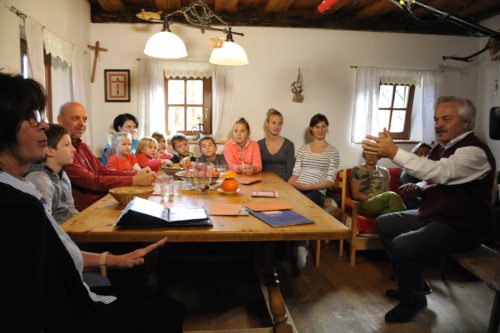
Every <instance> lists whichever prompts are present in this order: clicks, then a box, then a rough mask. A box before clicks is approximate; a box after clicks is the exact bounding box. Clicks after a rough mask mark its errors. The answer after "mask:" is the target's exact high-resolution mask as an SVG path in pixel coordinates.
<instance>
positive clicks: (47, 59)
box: [20, 37, 54, 122]
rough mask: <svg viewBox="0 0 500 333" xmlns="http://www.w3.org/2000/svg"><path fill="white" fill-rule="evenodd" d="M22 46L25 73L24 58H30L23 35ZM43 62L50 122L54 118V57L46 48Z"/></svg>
mask: <svg viewBox="0 0 500 333" xmlns="http://www.w3.org/2000/svg"><path fill="white" fill-rule="evenodd" d="M20 47H21V54H20V56H21V59H20V62H21V73H24V65H23V64H24V62H23V58H24V57H26V58H28V43H27V42H26V39H24V38H22V37H21V38H20ZM43 63H44V66H45V93H46V98H47V100H46V105H45V114H46V115H47V118H48V120H49V122H52V121H53V119H54V117H53V114H52V71H51V70H52V57H51V56H50V54H48V53H46V52H45V49H44V50H43Z"/></svg>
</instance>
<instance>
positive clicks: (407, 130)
mask: <svg viewBox="0 0 500 333" xmlns="http://www.w3.org/2000/svg"><path fill="white" fill-rule="evenodd" d="M382 85H386V86H392V98H391V104H390V106H389V107H378V106H377V112H380V111H382V110H383V111H389V124H388V125H387V127H386V128H388V129H390V128H391V122H392V115H393V112H394V111H405V112H406V114H405V123H404V128H403V131H402V132H389V133H391V136H392V137H393V139H396V140H410V135H411V113H412V109H413V100H414V97H415V85H414V84H411V85H408V84H398V83H383V82H380V84H379V91H380V87H381V86H382ZM398 86H407V87H409V91H408V99H407V101H406V102H407V103H406V107H404V108H396V107H394V99H395V96H396V88H397V87H398ZM379 98H380V93H379Z"/></svg>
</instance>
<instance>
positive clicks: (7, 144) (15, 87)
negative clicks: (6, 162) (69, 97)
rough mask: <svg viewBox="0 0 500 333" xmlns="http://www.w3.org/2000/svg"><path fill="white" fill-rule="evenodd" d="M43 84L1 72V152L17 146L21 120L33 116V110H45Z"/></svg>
mask: <svg viewBox="0 0 500 333" xmlns="http://www.w3.org/2000/svg"><path fill="white" fill-rule="evenodd" d="M45 101H46V99H45V90H44V89H43V87H42V85H41V84H39V83H38V82H36V81H35V80H32V79H25V78H23V77H22V76H21V75H12V74H6V73H0V152H4V151H6V150H9V149H12V148H14V147H16V146H17V136H16V134H17V132H18V131H19V127H20V126H21V122H22V121H24V120H27V119H30V118H33V110H39V111H44V110H45Z"/></svg>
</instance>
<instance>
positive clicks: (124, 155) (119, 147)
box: [106, 132, 141, 171]
mask: <svg viewBox="0 0 500 333" xmlns="http://www.w3.org/2000/svg"><path fill="white" fill-rule="evenodd" d="M111 144H112V145H113V148H114V150H115V152H116V153H115V154H114V155H113V156H111V157H110V158H109V159H108V164H107V165H106V167H107V168H108V169H114V170H117V171H132V170H137V171H139V170H141V167H140V166H139V163H137V158H136V157H135V155H134V154H132V153H131V152H130V151H131V149H132V136H131V135H130V133H128V132H118V133H116V134H115V135H113V139H112V140H111Z"/></svg>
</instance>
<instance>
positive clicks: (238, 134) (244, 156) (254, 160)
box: [224, 118, 262, 176]
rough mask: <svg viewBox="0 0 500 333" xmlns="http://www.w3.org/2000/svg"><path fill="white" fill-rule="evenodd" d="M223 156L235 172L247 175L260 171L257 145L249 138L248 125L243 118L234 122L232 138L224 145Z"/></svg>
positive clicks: (260, 160) (260, 159)
mask: <svg viewBox="0 0 500 333" xmlns="http://www.w3.org/2000/svg"><path fill="white" fill-rule="evenodd" d="M224 158H225V159H226V162H227V165H228V166H229V168H230V169H231V170H233V171H236V172H237V173H242V174H244V175H247V176H249V175H252V174H254V173H258V172H261V171H262V158H261V156H260V149H259V145H258V144H257V142H255V141H253V140H251V139H250V125H248V122H247V121H246V120H245V118H240V119H238V120H237V121H236V122H235V123H234V125H233V138H232V139H231V140H229V141H228V142H226V144H225V145H224Z"/></svg>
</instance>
